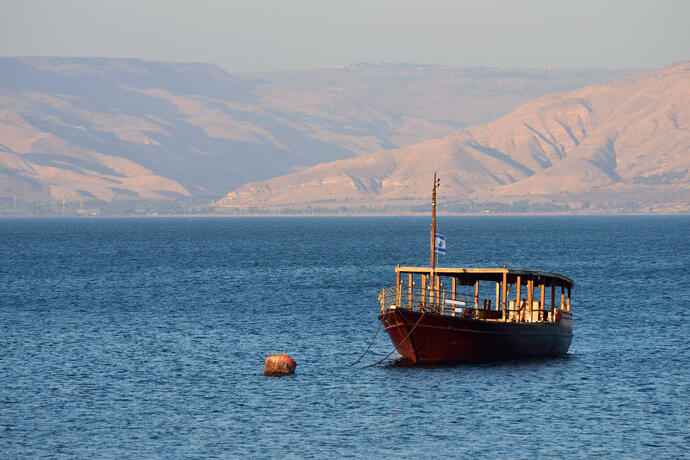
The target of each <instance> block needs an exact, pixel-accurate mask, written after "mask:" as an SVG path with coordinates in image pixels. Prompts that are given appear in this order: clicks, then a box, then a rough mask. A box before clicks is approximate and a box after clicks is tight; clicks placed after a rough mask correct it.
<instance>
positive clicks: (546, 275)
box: [395, 266, 575, 288]
mask: <svg viewBox="0 0 690 460" xmlns="http://www.w3.org/2000/svg"><path fill="white" fill-rule="evenodd" d="M395 271H396V272H397V273H399V274H402V273H412V274H415V273H422V274H430V273H431V271H432V269H431V268H430V267H400V266H397V267H395ZM434 272H435V273H436V275H439V276H451V277H453V278H457V279H458V280H459V281H461V283H462V284H472V283H474V282H475V281H477V280H479V281H495V282H501V281H503V275H504V274H505V275H506V281H507V282H508V283H516V282H517V277H518V276H520V277H533V278H534V279H535V280H537V281H538V282H539V283H544V284H545V285H547V286H551V285H556V286H563V287H566V288H572V287H573V286H574V285H575V283H574V282H573V280H571V279H570V278H568V277H567V276H564V275H560V274H558V273H554V272H548V271H544V270H528V269H524V268H446V267H436V269H435V270H434Z"/></svg>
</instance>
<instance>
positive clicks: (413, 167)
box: [216, 61, 690, 210]
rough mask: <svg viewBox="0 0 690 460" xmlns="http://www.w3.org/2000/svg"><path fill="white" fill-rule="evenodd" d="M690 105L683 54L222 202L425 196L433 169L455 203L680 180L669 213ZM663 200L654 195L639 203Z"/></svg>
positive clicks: (380, 200) (242, 190)
mask: <svg viewBox="0 0 690 460" xmlns="http://www.w3.org/2000/svg"><path fill="white" fill-rule="evenodd" d="M689 109H690V62H689V61H686V62H680V63H676V64H672V65H669V66H666V67H664V68H662V69H655V70H652V71H648V72H645V73H641V74H638V75H636V76H632V77H626V78H623V79H618V80H614V81H612V82H608V83H602V84H598V85H593V86H589V87H586V88H581V89H577V90H574V91H571V92H566V93H557V94H550V95H547V96H543V97H542V98H539V99H537V100H535V101H531V102H528V103H526V104H524V105H523V106H521V107H519V108H518V109H516V110H514V111H513V112H511V113H509V114H507V115H506V116H504V117H502V118H500V119H499V120H496V121H494V122H491V123H488V124H485V125H480V126H474V127H469V128H464V129H460V130H457V131H455V132H453V133H451V134H450V135H448V136H446V137H444V138H442V139H437V140H430V141H425V142H422V143H419V144H416V145H413V146H410V147H406V148H403V149H396V150H388V151H381V152H377V153H374V154H370V155H367V156H365V157H359V158H354V159H346V160H339V161H336V162H331V163H327V164H321V165H317V166H315V167H313V168H310V169H309V170H306V171H303V172H300V173H296V174H292V175H288V176H283V177H280V178H275V179H270V180H268V181H264V182H259V183H255V184H246V185H244V186H241V187H239V188H238V189H236V190H234V191H232V192H230V193H229V194H228V195H226V197H225V198H223V199H222V200H219V201H218V202H216V206H218V207H220V208H228V207H233V206H235V207H237V206H240V207H241V206H259V205H261V206H268V207H270V206H274V207H281V206H282V207H286V206H295V205H298V204H302V205H304V204H307V203H310V202H314V201H323V200H329V201H330V202H332V203H334V206H335V205H339V204H345V203H358V202H360V203H367V204H369V205H371V204H379V205H381V204H391V201H392V200H397V201H398V202H399V200H408V201H410V203H411V204H414V203H422V202H424V201H425V200H426V199H427V195H428V193H427V192H428V191H427V190H426V189H427V188H428V187H427V185H428V182H429V176H430V174H432V173H433V171H434V170H436V171H440V172H442V175H443V176H444V182H445V186H446V187H445V188H446V190H444V195H445V196H446V197H447V198H446V199H449V200H459V199H470V200H480V201H508V202H510V201H516V200H519V199H524V198H526V197H529V198H531V199H533V200H536V201H541V202H554V201H560V202H564V203H567V202H568V201H569V202H570V203H571V204H572V203H574V202H576V201H585V199H586V198H585V197H588V196H589V197H590V198H591V197H592V196H594V195H596V193H594V195H593V192H594V191H597V193H599V194H601V195H606V194H613V195H617V194H620V195H625V193H628V192H631V191H634V190H635V189H645V190H646V191H647V193H648V194H652V195H655V194H656V195H658V196H662V195H665V194H667V192H668V191H669V190H668V189H669V188H673V187H675V188H676V191H677V192H678V193H679V194H680V195H679V198H678V199H677V200H668V199H667V198H664V199H663V201H664V202H665V203H666V205H668V206H670V209H676V210H679V209H684V210H687V209H688V207H687V201H688V195H687V192H688V184H689V183H690V176H689V173H688V170H689V166H690V163H689V159H690V156H689V155H687V152H688V150H689V149H690V136H688V128H687V119H688V115H689V114H688V111H689ZM655 180H656V182H657V183H656V184H652V182H654V181H655ZM564 195H570V198H568V197H564ZM563 198H566V199H565V200H564V199H563ZM658 204H659V203H655V202H654V199H653V198H652V199H651V200H647V201H646V202H645V201H643V202H642V203H640V206H655V205H658ZM674 207H675V208H674Z"/></svg>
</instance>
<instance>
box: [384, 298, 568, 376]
mask: <svg viewBox="0 0 690 460" xmlns="http://www.w3.org/2000/svg"><path fill="white" fill-rule="evenodd" d="M379 320H380V321H381V322H382V323H383V326H384V328H385V330H386V332H387V333H388V335H389V337H390V338H391V341H392V342H393V345H394V346H395V348H396V350H397V351H398V353H400V355H401V356H402V357H403V358H405V359H406V360H408V361H410V362H411V363H413V364H431V363H451V362H482V361H496V360H505V359H520V358H530V357H536V356H559V355H562V354H564V353H566V352H567V351H568V349H569V348H570V342H571V341H572V337H573V333H572V331H573V323H572V315H571V314H570V312H568V311H563V312H561V314H560V320H559V321H558V322H557V323H553V322H535V323H512V322H503V321H487V320H480V319H471V318H463V317H458V316H448V315H438V314H433V313H426V314H423V313H421V312H418V311H412V310H408V309H403V308H398V309H391V310H388V311H386V312H385V313H383V314H381V315H379ZM408 335H409V336H408Z"/></svg>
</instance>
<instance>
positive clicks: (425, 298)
mask: <svg viewBox="0 0 690 460" xmlns="http://www.w3.org/2000/svg"><path fill="white" fill-rule="evenodd" d="M395 278H396V285H395V287H392V288H388V289H384V290H383V291H382V292H381V294H380V296H379V301H380V302H381V313H385V312H386V311H388V310H394V309H397V308H403V309H409V310H416V311H421V312H426V313H435V314H439V315H449V316H462V317H465V318H470V319H481V320H489V321H502V322H530V323H534V322H558V321H559V319H560V316H561V312H562V311H570V293H571V290H572V288H573V285H574V283H573V280H571V279H570V278H568V277H566V276H563V275H559V274H558V273H552V272H547V271H540V270H525V269H514V268H510V269H509V268H505V267H504V268H435V269H433V270H432V269H431V268H430V267H400V266H397V267H396V268H395Z"/></svg>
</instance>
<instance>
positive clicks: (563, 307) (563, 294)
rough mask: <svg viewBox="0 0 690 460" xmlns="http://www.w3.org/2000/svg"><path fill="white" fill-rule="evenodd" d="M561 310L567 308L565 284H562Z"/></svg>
mask: <svg viewBox="0 0 690 460" xmlns="http://www.w3.org/2000/svg"><path fill="white" fill-rule="evenodd" d="M561 310H565V286H563V284H561Z"/></svg>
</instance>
